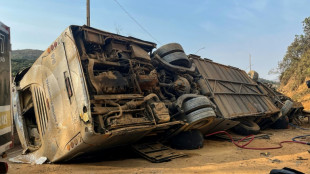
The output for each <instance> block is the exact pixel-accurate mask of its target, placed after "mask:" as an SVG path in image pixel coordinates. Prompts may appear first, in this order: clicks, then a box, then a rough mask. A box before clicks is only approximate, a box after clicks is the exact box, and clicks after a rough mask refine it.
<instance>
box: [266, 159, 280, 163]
mask: <svg viewBox="0 0 310 174" xmlns="http://www.w3.org/2000/svg"><path fill="white" fill-rule="evenodd" d="M269 160H270V161H271V162H272V163H281V162H282V161H281V160H279V159H269Z"/></svg>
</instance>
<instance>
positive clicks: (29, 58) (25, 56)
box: [12, 49, 43, 76]
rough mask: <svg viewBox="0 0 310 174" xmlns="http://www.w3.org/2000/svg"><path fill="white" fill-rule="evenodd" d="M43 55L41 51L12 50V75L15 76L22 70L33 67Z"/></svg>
mask: <svg viewBox="0 0 310 174" xmlns="http://www.w3.org/2000/svg"><path fill="white" fill-rule="evenodd" d="M42 53H43V51H41V50H33V49H23V50H12V75H13V76H15V75H16V74H17V73H18V72H19V71H21V70H22V69H24V68H26V67H29V66H31V65H32V64H33V62H34V61H35V60H37V58H38V57H39V56H40V55H41V54H42Z"/></svg>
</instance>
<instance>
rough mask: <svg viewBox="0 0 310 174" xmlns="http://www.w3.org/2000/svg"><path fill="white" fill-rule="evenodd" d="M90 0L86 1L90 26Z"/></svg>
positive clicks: (88, 24)
mask: <svg viewBox="0 0 310 174" xmlns="http://www.w3.org/2000/svg"><path fill="white" fill-rule="evenodd" d="M89 1H90V0H87V2H86V6H87V14H86V19H87V26H89V27H90V7H89V6H90V5H89V4H90V3H89Z"/></svg>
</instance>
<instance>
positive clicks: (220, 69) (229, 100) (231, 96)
mask: <svg viewBox="0 0 310 174" xmlns="http://www.w3.org/2000/svg"><path fill="white" fill-rule="evenodd" d="M189 57H190V58H191V59H192V61H193V63H194V64H195V65H196V66H197V70H198V72H199V73H200V74H201V75H202V77H203V79H204V81H205V87H207V88H206V89H205V90H206V91H205V92H206V93H207V94H209V95H210V97H211V98H212V99H213V101H214V102H215V104H216V105H217V107H218V110H219V112H220V114H221V116H222V117H223V118H228V119H233V118H238V117H245V116H262V115H268V114H273V113H276V112H279V109H278V108H277V107H276V106H275V105H274V104H273V102H272V101H271V100H270V99H269V98H268V96H267V95H266V94H265V93H263V92H262V91H261V89H260V88H259V86H258V85H257V83H256V82H255V81H253V80H252V79H250V78H249V77H248V75H247V74H246V73H245V72H244V71H242V70H240V69H238V68H235V67H231V66H226V65H222V64H219V63H215V62H213V61H211V60H208V59H201V58H200V57H198V56H196V55H190V56H189Z"/></svg>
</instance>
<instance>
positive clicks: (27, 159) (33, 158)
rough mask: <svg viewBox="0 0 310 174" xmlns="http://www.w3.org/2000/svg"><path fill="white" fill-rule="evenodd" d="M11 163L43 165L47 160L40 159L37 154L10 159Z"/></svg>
mask: <svg viewBox="0 0 310 174" xmlns="http://www.w3.org/2000/svg"><path fill="white" fill-rule="evenodd" d="M9 161H11V162H13V163H22V164H43V163H45V162H46V161H47V158H46V157H45V156H41V157H39V156H38V155H36V153H29V154H27V155H18V156H16V157H13V158H10V159H9Z"/></svg>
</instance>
